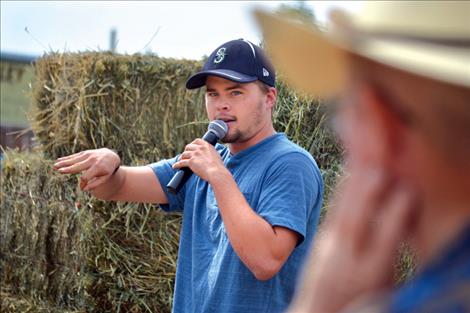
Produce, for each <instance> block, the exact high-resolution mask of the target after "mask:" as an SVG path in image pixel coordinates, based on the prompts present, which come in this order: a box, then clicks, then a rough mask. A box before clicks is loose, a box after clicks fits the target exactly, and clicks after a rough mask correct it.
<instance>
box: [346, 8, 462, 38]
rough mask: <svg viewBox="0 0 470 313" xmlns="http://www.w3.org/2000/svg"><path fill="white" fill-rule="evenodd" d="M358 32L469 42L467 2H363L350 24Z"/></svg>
mask: <svg viewBox="0 0 470 313" xmlns="http://www.w3.org/2000/svg"><path fill="white" fill-rule="evenodd" d="M351 22H352V23H353V24H354V25H355V26H356V27H357V28H358V29H359V30H362V31H367V32H375V33H377V32H378V33H392V34H403V35H406V36H416V37H424V38H439V39H470V2H468V1H428V2H426V3H423V1H400V2H399V3H395V5H390V3H388V2H387V1H385V2H382V1H370V2H366V4H365V6H364V8H363V10H362V12H361V14H357V15H355V17H354V18H353V19H352V21H351Z"/></svg>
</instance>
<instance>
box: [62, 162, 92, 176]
mask: <svg viewBox="0 0 470 313" xmlns="http://www.w3.org/2000/svg"><path fill="white" fill-rule="evenodd" d="M91 163H92V160H90V159H86V160H84V161H81V162H78V163H75V164H73V165H71V166H68V167H62V168H59V172H60V173H62V174H76V173H80V172H82V171H84V170H86V169H88V168H89V167H90V166H91Z"/></svg>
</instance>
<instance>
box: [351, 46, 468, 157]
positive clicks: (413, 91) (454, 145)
mask: <svg viewBox="0 0 470 313" xmlns="http://www.w3.org/2000/svg"><path fill="white" fill-rule="evenodd" d="M350 57H351V69H352V71H351V74H352V75H353V79H354V80H356V81H361V82H365V83H366V84H368V85H370V86H371V87H372V88H373V90H374V92H376V93H377V95H378V96H379V97H380V98H381V100H382V101H384V103H386V105H387V106H388V107H389V108H388V109H389V110H390V111H392V112H393V113H394V114H395V115H396V116H397V117H398V118H399V119H400V120H401V121H402V122H403V123H404V124H406V125H407V127H413V128H416V129H417V130H418V131H420V132H422V133H423V135H424V138H426V139H427V140H428V141H429V142H430V143H431V144H432V145H434V146H435V148H436V150H438V151H440V152H442V154H443V155H444V156H445V157H446V158H447V159H448V160H449V161H452V162H458V164H461V165H466V166H470V107H469V101H470V88H467V87H463V86H456V85H451V84H448V83H444V82H439V81H436V80H433V79H428V78H425V77H422V76H418V75H415V74H411V73H408V72H405V71H402V70H399V69H395V68H392V67H388V66H385V65H382V64H379V63H377V62H374V61H372V60H370V59H366V58H364V57H361V56H358V55H354V54H351V55H350Z"/></svg>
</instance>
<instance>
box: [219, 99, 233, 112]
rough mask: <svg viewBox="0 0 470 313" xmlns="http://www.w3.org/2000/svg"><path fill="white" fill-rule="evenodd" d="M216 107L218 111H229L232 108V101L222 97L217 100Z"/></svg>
mask: <svg viewBox="0 0 470 313" xmlns="http://www.w3.org/2000/svg"><path fill="white" fill-rule="evenodd" d="M216 108H217V110H218V111H228V110H230V103H229V102H228V100H227V99H223V98H222V99H220V101H217V105H216Z"/></svg>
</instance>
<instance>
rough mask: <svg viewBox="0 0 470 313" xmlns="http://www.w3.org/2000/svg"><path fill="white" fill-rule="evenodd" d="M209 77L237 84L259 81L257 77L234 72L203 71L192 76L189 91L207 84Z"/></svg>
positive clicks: (222, 70) (187, 83) (224, 70)
mask: <svg viewBox="0 0 470 313" xmlns="http://www.w3.org/2000/svg"><path fill="white" fill-rule="evenodd" d="M207 76H217V77H221V78H225V79H228V80H231V81H233V82H237V83H251V82H254V81H256V80H257V79H258V77H256V76H249V75H245V74H241V73H238V72H236V71H232V70H226V69H220V70H208V71H201V72H198V73H196V74H194V75H193V76H191V77H190V78H189V79H188V81H187V82H186V88H187V89H196V88H200V87H202V86H204V85H205V84H206V80H207Z"/></svg>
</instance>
